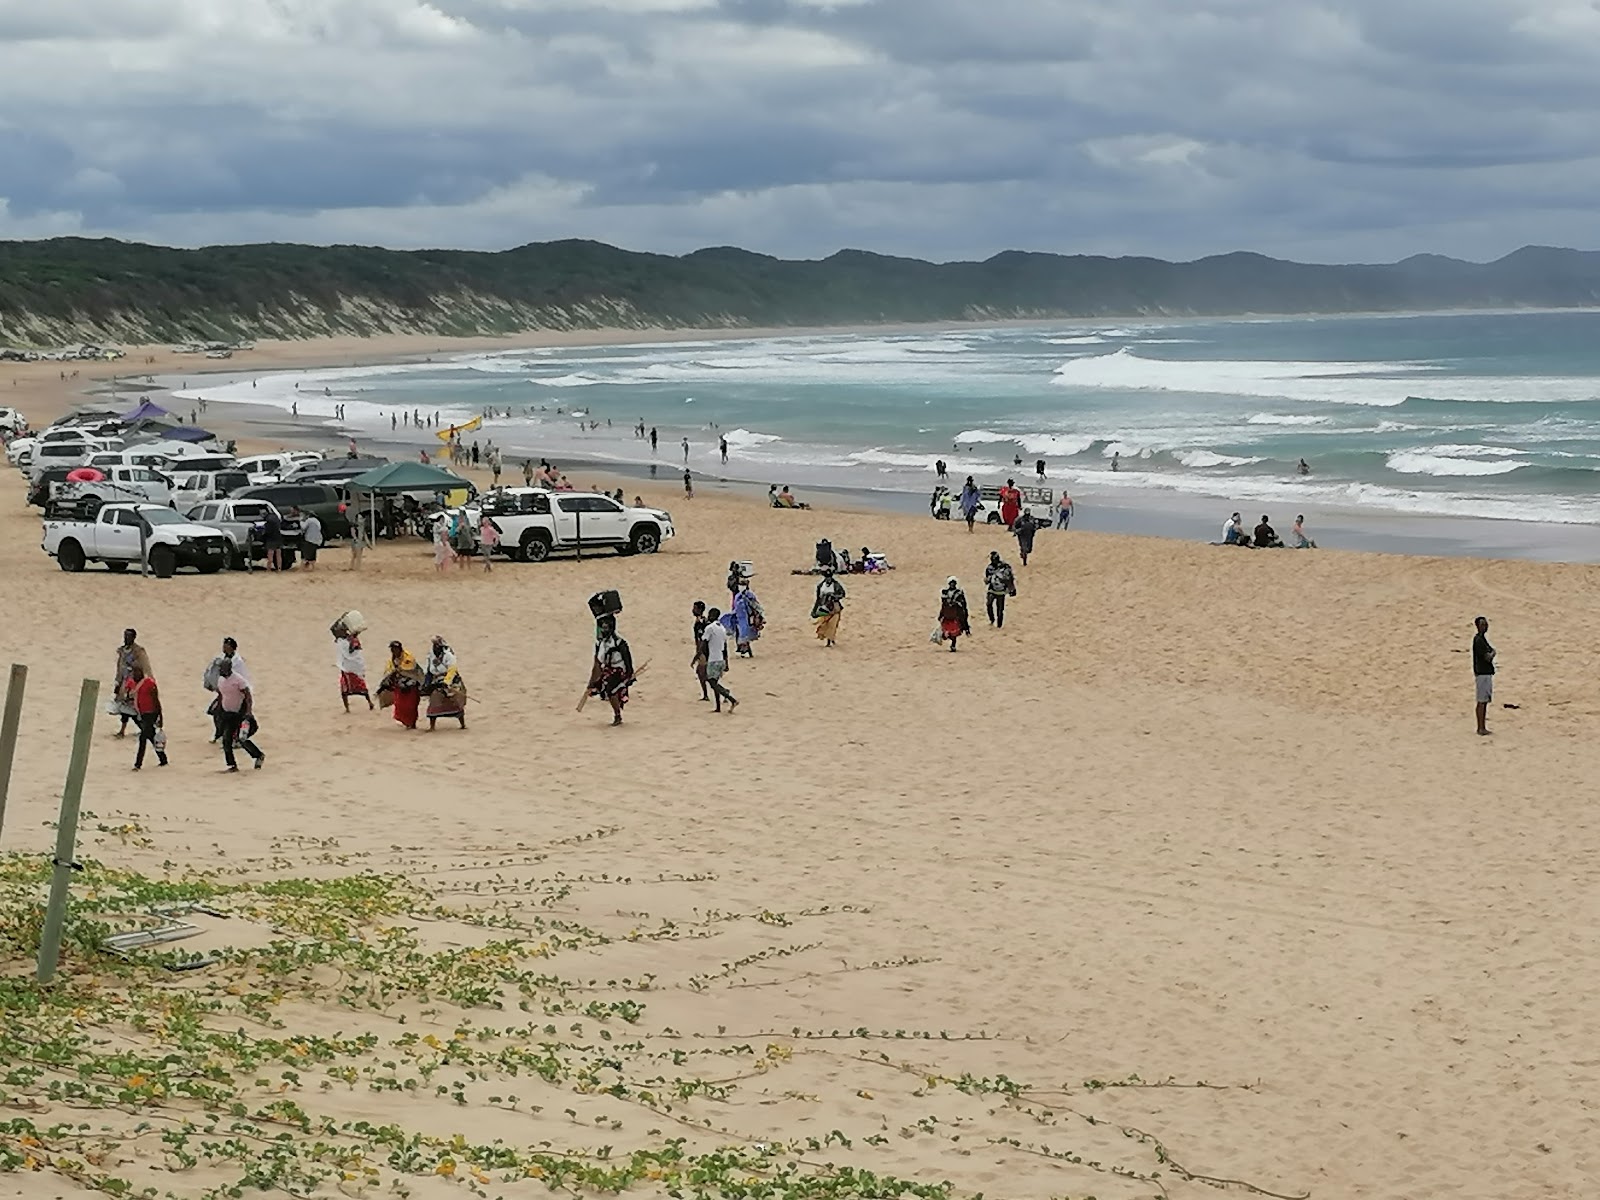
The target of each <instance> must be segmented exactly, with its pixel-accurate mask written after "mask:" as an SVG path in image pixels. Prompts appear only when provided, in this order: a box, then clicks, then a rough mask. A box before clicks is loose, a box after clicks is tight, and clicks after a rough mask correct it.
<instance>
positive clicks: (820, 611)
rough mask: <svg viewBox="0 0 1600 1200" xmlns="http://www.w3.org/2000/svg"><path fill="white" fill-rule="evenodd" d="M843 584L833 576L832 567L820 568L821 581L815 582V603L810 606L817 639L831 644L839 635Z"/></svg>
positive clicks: (842, 613)
mask: <svg viewBox="0 0 1600 1200" xmlns="http://www.w3.org/2000/svg"><path fill="white" fill-rule="evenodd" d="M844 596H845V592H844V584H842V583H840V582H839V581H838V580H837V579H835V578H834V577H833V568H832V567H824V568H823V569H822V582H821V583H819V584H817V599H816V603H815V604H813V605H812V606H811V619H812V620H814V621H815V622H816V623H817V640H818V641H819V642H821V643H823V645H825V646H832V645H833V644H834V642H835V641H837V640H838V637H839V622H840V620H842V619H843V617H844Z"/></svg>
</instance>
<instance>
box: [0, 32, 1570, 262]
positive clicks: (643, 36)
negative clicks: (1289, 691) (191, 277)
mask: <svg viewBox="0 0 1600 1200" xmlns="http://www.w3.org/2000/svg"><path fill="white" fill-rule="evenodd" d="M1597 58H1600V8H1597V6H1596V5H1595V4H1594V3H1591V2H1588V0H1456V2H1454V3H1448V4H1447V3H1445V2H1444V0H1410V2H1409V3H1407V4H1405V5H1403V6H1402V5H1396V4H1393V3H1387V4H1384V3H1378V2H1377V0H1329V2H1328V3H1312V2H1307V0H1280V2H1278V3H1272V2H1270V0H1195V3H1193V4H1191V5H1189V6H1186V7H1184V8H1183V9H1182V10H1175V9H1174V8H1173V7H1172V6H1170V5H1166V4H1160V3H1157V2H1156V0H1124V2H1123V3H1121V4H1119V5H1116V6H1109V5H1103V4H1089V3H1082V2H1080V0H987V3H985V4H983V5H982V6H975V5H973V4H971V3H962V2H961V0H431V2H423V0H235V2H234V3H232V4H227V5H224V4H222V3H221V2H220V0H119V2H118V3H111V2H110V0H75V2H74V3H73V4H72V5H71V6H61V7H59V8H49V7H46V6H35V5H32V4H30V3H28V2H27V0H0V238H38V237H51V236H58V235H67V234H72V235H83V236H115V237H123V238H129V239H134V240H141V241H151V242H157V243H161V244H168V245H183V246H194V245H204V244H216V243H238V242H259V241H295V242H309V243H322V244H326V243H335V242H340V243H360V244H374V245H385V246H391V247H395V248H420V247H446V248H461V249H487V250H497V249H504V248H507V247H511V246H516V245H521V244H524V243H527V242H533V241H550V240H555V239H560V238H594V239H597V240H600V241H604V242H609V243H612V244H615V245H619V246H623V247H626V248H628V249H633V250H648V251H657V252H662V253H674V254H676V253H683V252H686V251H689V250H693V249H696V248H699V247H703V246H712V245H738V246H742V247H745V248H746V249H750V250H754V251H758V252H761V253H767V254H776V255H780V256H783V257H800V258H820V257H825V256H827V255H828V254H831V253H833V252H835V251H837V250H838V249H840V248H843V247H853V248H858V249H864V250H871V251H875V252H879V253H884V254H896V255H910V256H915V257H919V258H928V259H934V260H954V259H981V258H987V257H989V256H990V255H992V254H994V253H996V252H998V251H1001V250H1006V249H1020V250H1034V251H1050V252H1055V253H1063V254H1074V253H1093V254H1142V255H1151V256H1154V257H1160V258H1168V259H1192V258H1197V257H1202V256H1205V255H1209V254H1218V253H1226V252H1229V251H1233V250H1253V251H1259V252H1261V253H1265V254H1271V255H1274V256H1276V257H1283V258H1292V259H1299V260H1302V261H1311V262H1355V261H1366V262H1375V261H1391V260H1394V259H1399V258H1404V257H1407V256H1408V255H1411V254H1415V253H1439V254H1449V255H1452V256H1455V257H1461V258H1468V259H1474V260H1479V261H1482V260H1488V259H1494V258H1498V257H1500V256H1502V255H1504V254H1506V253H1508V252H1510V251H1512V250H1514V249H1516V248H1518V247H1519V246H1522V245H1525V244H1530V243H1533V244H1544V245H1562V246H1575V247H1578V248H1588V247H1592V246H1596V245H1600V236H1597V228H1600V227H1597V222H1596V217H1595V215H1594V207H1593V206H1594V201H1593V197H1594V195H1595V194H1596V192H1597V191H1600V123H1597V122H1595V121H1594V119H1593V114H1594V112H1595V109H1596V107H1597V101H1600V81H1597V80H1600V75H1597V73H1596V72H1595V71H1594V69H1593V64H1594V62H1595V61H1596V60H1597Z"/></svg>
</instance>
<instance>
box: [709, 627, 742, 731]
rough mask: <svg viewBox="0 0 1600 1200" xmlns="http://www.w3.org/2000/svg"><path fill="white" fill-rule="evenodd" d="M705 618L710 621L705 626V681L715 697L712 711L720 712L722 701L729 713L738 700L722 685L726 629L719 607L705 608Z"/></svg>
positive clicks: (726, 639)
mask: <svg viewBox="0 0 1600 1200" xmlns="http://www.w3.org/2000/svg"><path fill="white" fill-rule="evenodd" d="M706 620H707V621H709V622H711V623H710V624H709V625H707V626H706V633H705V638H706V682H707V683H708V684H710V685H711V691H712V692H713V694H715V696H716V699H717V706H716V708H715V709H713V710H712V711H714V712H721V711H722V702H723V701H724V700H726V701H727V702H728V711H729V712H730V713H731V712H732V711H733V710H734V709H736V708H738V707H739V702H738V701H737V700H735V699H734V698H733V693H732V692H730V691H729V690H728V689H727V688H725V687H723V686H722V676H723V673H724V672H725V671H726V670H727V669H728V629H727V626H725V625H724V624H723V623H722V613H721V611H720V610H719V609H715V608H712V609H708V610H706Z"/></svg>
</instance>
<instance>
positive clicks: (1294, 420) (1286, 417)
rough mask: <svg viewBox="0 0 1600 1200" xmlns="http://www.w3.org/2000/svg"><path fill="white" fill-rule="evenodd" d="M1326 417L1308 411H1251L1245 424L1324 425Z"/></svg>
mask: <svg viewBox="0 0 1600 1200" xmlns="http://www.w3.org/2000/svg"><path fill="white" fill-rule="evenodd" d="M1327 423H1328V418H1327V417H1316V416H1312V415H1311V414H1310V413H1265V412H1259V413H1252V414H1251V416H1250V417H1249V419H1248V420H1247V421H1246V422H1245V424H1247V425H1326V424H1327Z"/></svg>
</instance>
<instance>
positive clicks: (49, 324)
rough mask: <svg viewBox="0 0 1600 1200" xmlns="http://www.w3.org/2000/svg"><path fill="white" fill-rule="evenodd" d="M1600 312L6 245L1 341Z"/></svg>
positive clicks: (1297, 274)
mask: <svg viewBox="0 0 1600 1200" xmlns="http://www.w3.org/2000/svg"><path fill="white" fill-rule="evenodd" d="M1597 303H1600V253H1596V252H1580V251H1572V250H1557V249H1550V248H1543V247H1525V248H1523V249H1522V250H1518V251H1516V252H1515V253H1513V254H1510V255H1507V256H1506V257H1505V258H1502V259H1499V260H1497V261H1495V262H1492V263H1485V264H1479V263H1467V262H1460V261H1457V260H1454V259H1448V258H1441V257H1438V256H1431V255H1419V256H1416V257H1414V258H1409V259H1406V260H1405V261H1403V262H1399V263H1392V264H1387V265H1378V266H1361V265H1357V266H1322V265H1307V264H1300V263H1291V262H1283V261H1279V260H1276V259H1271V258H1266V257H1264V256H1262V255H1259V254H1247V253H1236V254H1226V255H1219V256H1215V257H1211V258H1203V259H1199V260H1197V261H1195V262H1188V263H1171V262H1164V261H1162V260H1160V259H1153V258H1105V257H1099V256H1089V255H1074V256H1063V255H1056V254H1034V253H1023V252H1020V251H1007V252H1005V253H1002V254H997V255H995V256H994V257H993V258H990V259H987V260H985V261H983V262H953V263H929V262H922V261H920V260H917V259H907V258H892V257H887V256H884V255H879V254H870V253H866V252H863V251H859V250H842V251H840V252H839V253H837V254H834V255H831V256H830V257H828V258H825V259H821V260H816V261H790V260H784V259H777V258H772V257H769V256H767V255H762V254H755V253H751V252H749V251H746V250H740V249H736V248H732V247H716V248H711V249H705V250H697V251H695V252H694V253H692V254H686V255H683V256H680V257H674V256H670V255H662V254H645V253H637V252H634V251H629V250H620V249H618V248H616V247H614V246H607V245H604V244H602V243H599V242H590V241H559V242H543V243H534V244H530V245H527V246H521V247H518V248H516V249H513V250H505V251H501V252H498V253H483V252H474V251H464V250H415V251H398V250H384V249H379V248H375V247H366V246H327V247H322V246H299V245H288V244H269V245H254V246H210V247H205V248H203V249H198V250H177V249H170V248H167V247H160V246H148V245H140V244H136V243H130V242H121V241H115V240H110V239H100V240H94V239H86V238H55V239H50V240H47V241H31V242H0V343H5V344H14V345H46V344H49V345H59V344H63V343H69V342H84V341H89V342H106V341H124V342H149V341H175V340H184V339H233V338H256V337H312V336H319V335H326V334H358V335H368V334H376V333H385V332H415V333H432V334H440V335H467V334H495V333H509V332H514V331H520V330H528V329H578V328H601V327H606V328H642V327H647V326H661V327H668V328H674V327H678V328H681V327H688V328H739V327H746V326H802V325H826V324H874V323H882V322H895V321H906V322H910V321H955V320H971V319H1009V318H1033V317H1109V316H1150V315H1174V316H1176V315H1225V314H1235V313H1249V312H1275V313H1282V312H1309V313H1333V312H1359V311H1401V310H1414V309H1434V308H1490V307H1522V306H1540V307H1572V306H1584V305H1594V304H1597Z"/></svg>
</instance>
